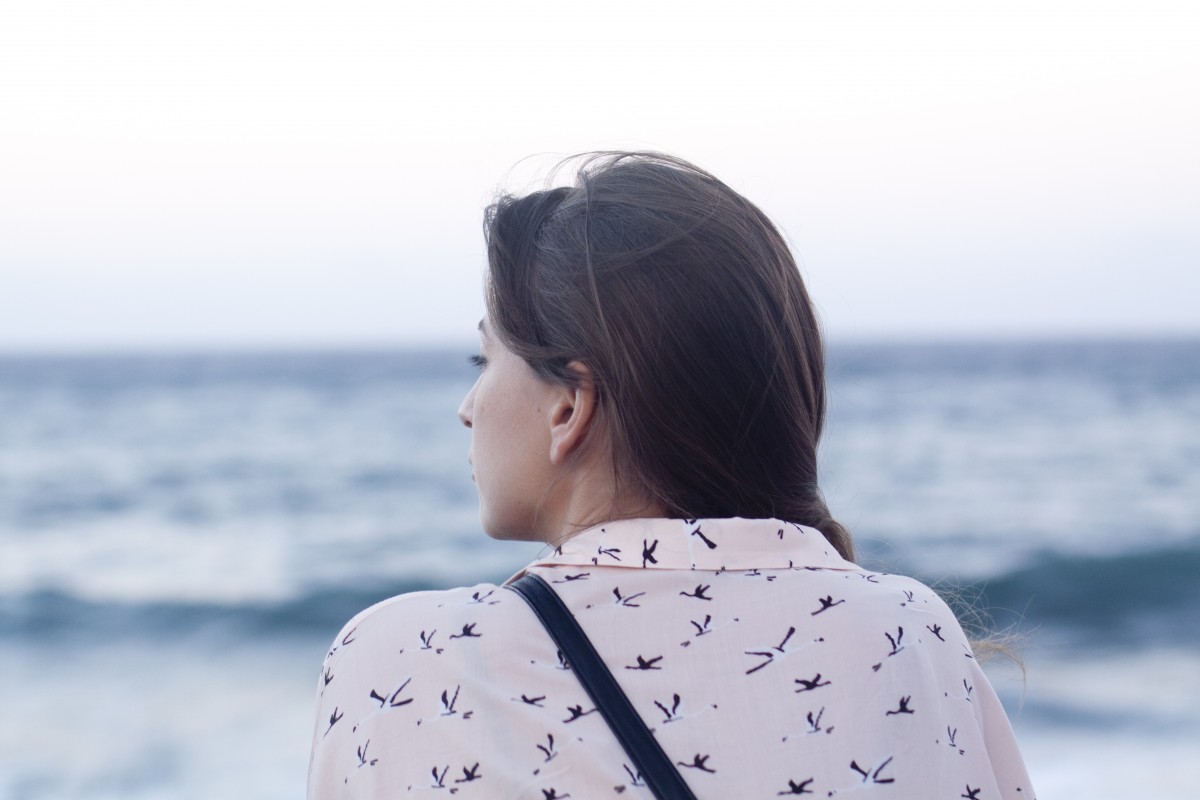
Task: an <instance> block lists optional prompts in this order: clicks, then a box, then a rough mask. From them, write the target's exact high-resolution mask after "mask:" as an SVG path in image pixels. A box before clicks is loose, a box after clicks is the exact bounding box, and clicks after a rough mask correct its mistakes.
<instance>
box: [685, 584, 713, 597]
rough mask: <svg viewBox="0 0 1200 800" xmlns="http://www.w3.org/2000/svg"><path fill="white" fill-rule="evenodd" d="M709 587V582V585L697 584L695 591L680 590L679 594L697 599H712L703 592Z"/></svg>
mask: <svg viewBox="0 0 1200 800" xmlns="http://www.w3.org/2000/svg"><path fill="white" fill-rule="evenodd" d="M710 588H712V585H711V584H709V585H707V586H706V585H704V584H699V585H698V586H697V587H696V591H694V592H680V594H681V595H683V596H684V597H694V598H696V599H697V600H712V598H711V597H709V596H708V595H707V594H705V592H707V591H708V590H709V589H710Z"/></svg>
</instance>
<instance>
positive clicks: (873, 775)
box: [850, 756, 896, 783]
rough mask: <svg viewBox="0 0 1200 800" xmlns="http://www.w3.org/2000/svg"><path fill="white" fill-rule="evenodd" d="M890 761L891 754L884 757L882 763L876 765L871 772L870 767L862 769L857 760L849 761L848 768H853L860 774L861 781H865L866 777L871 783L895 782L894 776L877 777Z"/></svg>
mask: <svg viewBox="0 0 1200 800" xmlns="http://www.w3.org/2000/svg"><path fill="white" fill-rule="evenodd" d="M890 763H892V756H888V757H887V759H885V760H884V762H883V763H882V764H880V765H879V766H878V767H876V768H875V771H874V772H872V771H871V768H870V767H868V768H867V769H863V768H862V767H860V766H859V765H858V762H857V761H851V762H850V769H852V770H854V771H855V772H857V773H858V774H859V775H862V779H863V783H866V782H867V780H868V779H869V780H870V781H871V783H895V782H896V779H895V778H881V777H879V773H881V772H883V768H884V767H886V766H887V765H888V764H890Z"/></svg>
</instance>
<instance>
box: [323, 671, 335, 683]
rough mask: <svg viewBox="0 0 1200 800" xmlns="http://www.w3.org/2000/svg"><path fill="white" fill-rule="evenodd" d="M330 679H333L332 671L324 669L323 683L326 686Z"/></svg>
mask: <svg viewBox="0 0 1200 800" xmlns="http://www.w3.org/2000/svg"><path fill="white" fill-rule="evenodd" d="M332 680H333V673H332V672H330V671H329V670H328V669H327V670H325V685H326V686H328V685H329V682H330V681H332Z"/></svg>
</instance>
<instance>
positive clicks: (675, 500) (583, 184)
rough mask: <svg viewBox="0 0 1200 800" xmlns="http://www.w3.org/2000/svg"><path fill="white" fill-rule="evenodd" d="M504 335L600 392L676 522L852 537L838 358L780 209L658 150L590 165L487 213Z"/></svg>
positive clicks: (616, 475)
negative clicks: (563, 182) (840, 434)
mask: <svg viewBox="0 0 1200 800" xmlns="http://www.w3.org/2000/svg"><path fill="white" fill-rule="evenodd" d="M485 232H486V236H487V242H488V278H487V289H486V295H487V310H488V319H489V324H490V327H491V335H492V336H494V337H496V338H497V339H499V341H500V342H501V343H502V344H503V345H504V347H505V348H506V350H507V351H510V352H511V353H512V354H515V355H516V356H518V357H519V358H520V359H522V360H523V361H524V362H525V363H526V364H527V365H528V367H529V368H530V369H531V370H532V372H533V374H535V375H536V376H537V377H538V378H539V379H540V380H541V381H542V382H544V383H545V384H546V385H547V386H557V387H560V388H562V389H575V388H578V387H579V385H580V383H581V382H587V384H588V385H589V388H591V389H594V394H595V406H596V408H595V417H596V422H597V425H595V426H594V428H593V433H592V435H591V438H590V440H589V441H587V442H585V443H584V445H585V446H584V447H582V448H580V450H579V452H580V453H585V452H587V451H589V450H592V449H595V448H602V449H603V450H604V451H605V453H606V457H607V458H610V459H611V465H612V474H613V482H614V483H613V485H614V486H615V489H616V491H617V492H618V493H619V494H621V495H622V496H634V497H641V498H643V499H645V500H646V501H647V502H648V503H649V504H650V505H653V506H654V507H657V508H660V509H663V510H665V512H666V514H667V515H668V516H673V517H679V518H697V517H734V516H737V517H748V518H755V517H778V518H780V519H784V520H788V521H792V522H797V523H801V524H804V525H809V526H812V527H816V528H818V529H820V530H821V531H822V532H823V533H824V534H825V536H826V537H827V538H828V539H829V540H830V541H831V542H832V543H833V544H834V545H835V546H836V547H837V549H838V550H839V551H840V552H842V553H843V554H844V555H847V556H850V555H851V544H850V537H849V535H848V533H847V532H846V531H845V530H844V529H843V528H842V527H841V526H840V525H838V524H837V523H836V522H834V521H833V520H832V519H831V518H830V516H829V513H828V511H827V510H826V507H825V504H824V502H823V500H822V498H821V494H820V491H819V489H818V487H817V444H818V441H819V438H820V434H821V428H822V424H823V420H824V414H825V387H824V359H823V351H822V344H821V336H820V331H819V328H818V324H817V320H816V317H815V315H814V312H813V308H812V304H811V302H810V301H809V298H808V294H807V292H806V291H805V288H804V284H803V282H802V281H801V278H800V274H799V272H798V270H797V268H796V264H795V261H794V260H793V258H792V256H791V253H790V252H789V250H788V247H787V245H786V243H785V242H784V240H783V238H782V237H781V236H780V234H779V232H778V231H777V230H776V228H775V227H774V225H772V223H771V222H770V221H769V220H768V219H767V218H766V216H765V215H764V214H763V213H762V212H761V211H760V210H759V209H758V208H757V207H755V206H754V205H753V204H752V203H750V202H749V201H747V200H746V199H745V198H743V197H741V196H740V195H738V194H737V193H736V192H734V191H733V190H732V189H730V188H729V187H728V186H726V185H725V184H723V183H721V182H720V181H719V180H717V179H716V178H715V177H713V176H712V175H710V174H708V173H707V172H704V171H703V170H700V169H698V168H697V167H695V166H692V165H691V164H688V163H687V162H684V161H681V160H679V159H675V158H671V157H668V156H663V155H658V154H648V153H598V154H592V155H588V156H584V157H582V160H581V162H580V165H579V169H578V172H577V175H576V180H575V182H574V185H572V186H569V187H562V188H555V189H549V190H547V191H540V192H534V193H532V194H529V195H525V196H523V197H515V196H504V197H502V198H500V199H499V200H498V201H497V202H496V203H495V204H494V205H493V206H492V207H491V208H489V210H488V213H487V217H486V221H485Z"/></svg>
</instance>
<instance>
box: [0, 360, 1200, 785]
mask: <svg viewBox="0 0 1200 800" xmlns="http://www.w3.org/2000/svg"><path fill="white" fill-rule="evenodd" d="M466 355H467V353H466V351H463V352H432V351H430V352H425V351H421V352H417V351H412V352H387V353H384V352H381V353H369V352H360V353H340V352H330V353H293V354H260V355H163V356H129V357H79V358H67V357H5V358H0V710H2V713H0V799H7V798H11V799H12V800H17V798H21V799H22V800H26V799H28V800H34V799H35V798H36V799H37V800H42V799H44V798H108V797H112V798H164V799H165V800H175V798H218V797H219V798H224V797H248V798H259V797H261V798H271V799H273V798H280V800H282V798H294V797H297V796H300V795H302V793H303V784H304V771H305V765H306V761H307V747H308V736H309V726H310V724H311V719H310V718H311V713H312V696H313V692H314V689H315V682H316V676H317V668H318V665H319V663H320V660H321V657H322V655H323V653H324V651H325V648H326V647H327V645H328V643H329V640H330V638H331V637H332V636H333V634H334V633H335V632H336V630H337V629H338V627H339V626H340V625H341V623H342V622H343V621H345V619H347V618H348V617H349V616H351V615H352V614H353V613H355V612H356V611H358V610H359V609H361V608H363V607H365V606H367V605H369V604H371V603H373V602H375V601H376V600H378V599H381V598H383V597H386V596H389V595H391V594H395V593H397V592H402V591H409V590H413V589H424V588H435V587H443V586H450V585H460V584H464V583H468V582H475V581H479V580H492V581H499V580H503V579H504V578H505V577H507V576H508V575H509V574H511V573H512V572H514V571H516V570H517V569H518V568H519V567H520V566H521V565H522V564H524V563H525V562H526V561H528V560H529V559H530V558H532V557H533V556H534V555H535V554H536V553H537V551H538V549H539V548H538V546H537V545H523V544H512V543H497V542H493V541H491V540H488V539H487V538H486V537H484V536H482V535H481V534H480V533H479V531H478V524H477V518H476V514H477V508H476V503H475V496H474V490H473V486H472V484H471V482H470V475H469V471H468V469H467V465H466V449H467V444H468V436H467V432H466V431H465V430H464V429H462V428H461V427H460V426H459V425H458V423H457V418H456V415H455V411H456V409H457V407H458V403H459V400H460V399H461V396H462V394H463V393H464V392H465V391H466V389H467V388H468V386H469V385H470V382H471V380H472V379H473V373H472V371H471V369H470V368H469V367H468V366H467V364H466V358H465V356H466ZM830 380H831V385H830V405H831V416H830V420H829V426H828V429H827V437H826V442H825V445H824V449H823V454H822V455H823V459H824V476H823V482H824V485H825V486H826V493H827V496H828V499H829V501H830V505H831V508H832V509H833V511H834V513H835V515H836V516H838V517H839V518H840V519H841V520H842V521H843V522H845V523H847V524H848V525H849V526H850V527H851V528H852V529H853V530H854V531H855V534H856V537H857V541H858V545H859V549H860V554H861V557H862V560H864V561H865V562H867V563H869V564H870V565H872V566H874V567H877V568H881V569H889V570H897V571H905V572H909V573H913V574H916V575H919V576H921V577H922V578H924V579H925V580H927V581H929V582H931V583H933V584H935V585H936V586H938V587H939V588H940V589H942V590H944V591H945V592H946V593H948V594H951V595H953V596H954V597H955V598H957V601H956V602H958V603H959V604H960V605H961V606H962V607H963V608H964V609H966V610H967V611H969V612H972V613H973V612H978V611H981V610H986V611H987V612H988V613H989V615H990V618H991V625H992V628H993V629H998V630H1000V631H1002V632H1009V633H1016V634H1018V635H1019V636H1021V637H1022V638H1021V639H1020V640H1019V642H1018V647H1019V649H1020V651H1021V652H1022V653H1023V655H1024V658H1025V662H1026V669H1027V677H1026V678H1025V679H1024V681H1022V679H1021V677H1020V673H1019V671H1018V670H1017V669H1016V668H1015V667H1013V666H1011V665H1007V664H1006V663H1005V662H1003V661H998V662H996V663H995V665H994V666H993V667H992V671H993V680H994V682H995V683H996V685H997V688H998V689H999V690H1000V692H1001V694H1002V696H1003V697H1004V698H1005V700H1006V702H1007V703H1008V704H1009V710H1010V714H1011V715H1012V717H1013V721H1014V724H1015V726H1016V727H1017V729H1018V734H1019V735H1020V737H1021V739H1022V742H1023V745H1024V749H1025V752H1026V757H1027V759H1028V761H1029V764H1030V768H1031V771H1032V773H1033V777H1034V779H1035V783H1036V784H1038V788H1039V792H1040V795H1041V796H1042V797H1053V796H1060V795H1061V796H1085V793H1091V794H1094V795H1096V796H1121V795H1123V794H1124V795H1128V796H1138V797H1148V798H1155V797H1157V798H1183V797H1190V796H1192V794H1191V792H1192V791H1193V788H1192V787H1194V786H1195V785H1196V784H1197V782H1200V766H1188V765H1189V764H1195V762H1196V759H1194V757H1193V756H1194V753H1195V752H1197V750H1198V749H1200V721H1198V720H1200V341H1176V342H1059V343H1020V344H1012V343H1010V344H986V343H967V344H940V345H912V344H903V345H900V344H895V345H887V344H877V345H853V346H841V347H834V348H833V349H832V352H831V357H830Z"/></svg>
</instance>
